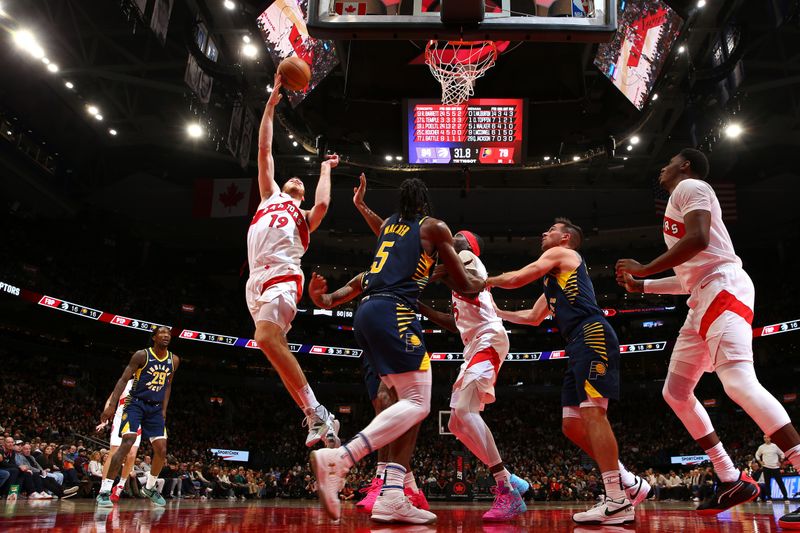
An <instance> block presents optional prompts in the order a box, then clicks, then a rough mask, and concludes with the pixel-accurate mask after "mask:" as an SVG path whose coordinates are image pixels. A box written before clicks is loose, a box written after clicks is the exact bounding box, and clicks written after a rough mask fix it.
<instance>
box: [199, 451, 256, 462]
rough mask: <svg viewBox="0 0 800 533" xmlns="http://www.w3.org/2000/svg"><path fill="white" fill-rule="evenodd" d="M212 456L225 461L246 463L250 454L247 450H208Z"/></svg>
mask: <svg viewBox="0 0 800 533" xmlns="http://www.w3.org/2000/svg"><path fill="white" fill-rule="evenodd" d="M208 451H210V452H211V453H212V454H214V455H216V456H217V457H219V458H220V459H223V460H225V461H240V462H242V463H246V462H247V461H249V460H250V452H249V451H247V450H224V449H222V448H209V449H208Z"/></svg>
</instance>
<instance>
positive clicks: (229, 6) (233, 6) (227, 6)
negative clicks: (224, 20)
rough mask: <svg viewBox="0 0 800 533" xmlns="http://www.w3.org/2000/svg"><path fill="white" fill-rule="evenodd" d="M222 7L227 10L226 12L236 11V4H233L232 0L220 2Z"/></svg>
mask: <svg viewBox="0 0 800 533" xmlns="http://www.w3.org/2000/svg"><path fill="white" fill-rule="evenodd" d="M222 5H223V6H225V9H227V10H228V11H233V10H234V9H236V2H234V1H233V0H225V1H224V2H222Z"/></svg>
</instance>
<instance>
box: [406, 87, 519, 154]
mask: <svg viewBox="0 0 800 533" xmlns="http://www.w3.org/2000/svg"><path fill="white" fill-rule="evenodd" d="M407 110H408V131H407V136H406V140H407V146H408V150H407V157H408V159H407V160H408V162H409V163H411V164H414V165H517V164H521V163H523V162H524V158H525V153H524V146H525V145H524V142H523V141H524V132H525V101H524V100H522V99H521V98H515V99H508V98H474V99H470V100H467V101H466V102H465V103H463V104H458V105H445V104H442V103H441V101H436V100H415V99H409V100H408V101H407Z"/></svg>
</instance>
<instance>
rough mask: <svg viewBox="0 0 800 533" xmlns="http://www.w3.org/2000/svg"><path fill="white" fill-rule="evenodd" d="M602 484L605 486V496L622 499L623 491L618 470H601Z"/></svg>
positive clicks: (623, 496)
mask: <svg viewBox="0 0 800 533" xmlns="http://www.w3.org/2000/svg"><path fill="white" fill-rule="evenodd" d="M603 485H604V486H605V488H606V496H607V497H609V498H611V499H612V500H624V499H625V491H624V490H622V480H621V479H620V475H619V470H609V471H608V472H603Z"/></svg>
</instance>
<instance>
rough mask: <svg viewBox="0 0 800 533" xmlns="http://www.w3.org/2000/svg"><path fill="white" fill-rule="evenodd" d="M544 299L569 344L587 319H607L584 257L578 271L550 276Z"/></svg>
mask: <svg viewBox="0 0 800 533" xmlns="http://www.w3.org/2000/svg"><path fill="white" fill-rule="evenodd" d="M576 253H577V252H576ZM544 296H545V298H547V306H548V307H549V308H550V312H551V313H552V314H553V318H555V321H556V325H557V326H558V329H559V331H561V335H562V336H563V337H564V339H566V340H567V341H569V340H570V338H571V337H572V336H573V332H574V331H575V328H576V327H578V326H579V325H580V324H581V323H582V322H584V321H585V320H586V319H588V318H594V317H602V316H603V311H602V310H601V309H600V307H599V306H598V305H597V298H596V297H595V294H594V286H593V285H592V280H591V279H589V273H588V272H587V270H586V263H585V262H584V260H583V258H581V264H580V265H578V268H577V269H575V270H573V271H571V272H561V273H559V274H547V276H545V278H544Z"/></svg>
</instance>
